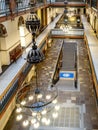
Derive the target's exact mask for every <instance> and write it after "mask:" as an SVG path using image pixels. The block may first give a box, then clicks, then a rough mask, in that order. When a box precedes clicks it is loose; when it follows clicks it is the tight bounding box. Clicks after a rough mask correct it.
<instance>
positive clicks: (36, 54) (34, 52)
mask: <svg viewBox="0 0 98 130" xmlns="http://www.w3.org/2000/svg"><path fill="white" fill-rule="evenodd" d="M43 60H44V55H43V53H42V52H41V51H40V50H39V49H38V48H37V46H36V45H33V47H32V49H31V50H30V51H29V53H28V55H27V62H29V63H31V64H33V63H39V62H41V61H43Z"/></svg>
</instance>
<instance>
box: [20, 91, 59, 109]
mask: <svg viewBox="0 0 98 130" xmlns="http://www.w3.org/2000/svg"><path fill="white" fill-rule="evenodd" d="M57 96H58V94H57V95H56V96H55V97H54V98H53V99H52V100H51V101H49V102H47V103H45V104H42V105H38V106H31V105H21V104H20V103H19V104H20V106H21V107H24V108H41V107H45V106H47V105H49V104H50V103H52V101H53V100H55V99H56V98H57Z"/></svg>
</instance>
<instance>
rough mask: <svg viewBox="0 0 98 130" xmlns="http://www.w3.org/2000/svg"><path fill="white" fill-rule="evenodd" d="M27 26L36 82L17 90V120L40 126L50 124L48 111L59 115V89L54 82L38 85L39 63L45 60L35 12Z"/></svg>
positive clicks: (28, 58)
mask: <svg viewBox="0 0 98 130" xmlns="http://www.w3.org/2000/svg"><path fill="white" fill-rule="evenodd" d="M26 28H27V29H28V31H29V32H30V33H31V34H32V43H33V45H32V49H31V50H30V51H29V53H28V55H27V62H28V63H29V64H34V65H35V72H36V76H35V80H34V81H35V83H34V82H33V81H31V82H29V83H27V84H24V85H23V86H22V87H21V88H20V89H19V90H18V92H17V96H16V106H17V109H16V112H17V117H16V119H17V121H21V120H22V121H23V126H25V127H26V126H28V125H29V124H32V127H33V128H38V127H39V126H40V124H42V123H43V124H46V125H49V124H50V119H49V118H48V116H46V115H47V113H48V112H50V111H53V113H52V116H53V118H56V117H57V116H58V112H57V111H58V110H59V105H58V104H57V99H56V98H57V96H58V91H57V88H55V87H54V86H53V85H52V84H50V86H49V87H48V86H45V87H43V86H41V87H39V86H38V80H37V78H38V76H37V64H38V63H40V62H41V61H43V60H44V55H43V53H42V52H41V51H40V50H39V49H38V48H37V45H36V41H35V39H36V33H37V31H38V30H39V28H40V20H39V19H38V17H37V15H36V14H35V13H31V14H30V15H29V17H28V18H27V20H26Z"/></svg>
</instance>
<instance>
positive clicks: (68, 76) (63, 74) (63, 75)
mask: <svg viewBox="0 0 98 130" xmlns="http://www.w3.org/2000/svg"><path fill="white" fill-rule="evenodd" d="M59 77H60V78H65V79H73V78H74V72H60V74H59Z"/></svg>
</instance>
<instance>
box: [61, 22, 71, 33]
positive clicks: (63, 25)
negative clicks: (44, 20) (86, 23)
mask: <svg viewBox="0 0 98 130" xmlns="http://www.w3.org/2000/svg"><path fill="white" fill-rule="evenodd" d="M60 29H61V30H63V31H64V32H65V33H68V32H69V31H70V30H71V29H72V27H71V26H70V25H68V24H61V26H60Z"/></svg>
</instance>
